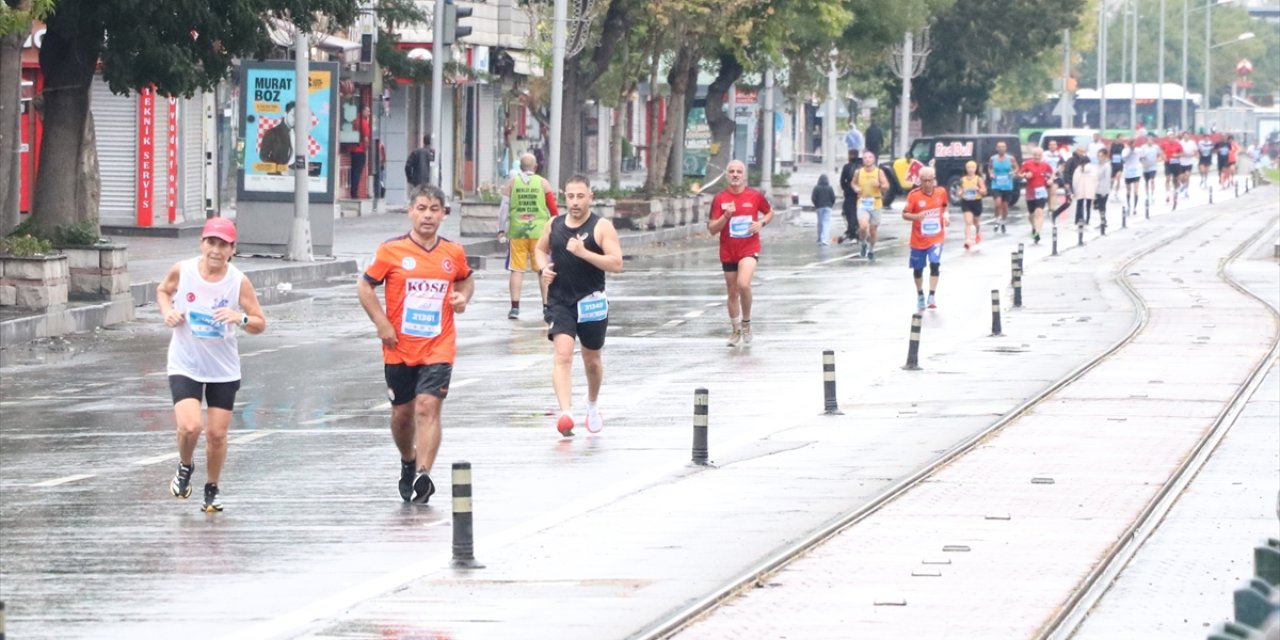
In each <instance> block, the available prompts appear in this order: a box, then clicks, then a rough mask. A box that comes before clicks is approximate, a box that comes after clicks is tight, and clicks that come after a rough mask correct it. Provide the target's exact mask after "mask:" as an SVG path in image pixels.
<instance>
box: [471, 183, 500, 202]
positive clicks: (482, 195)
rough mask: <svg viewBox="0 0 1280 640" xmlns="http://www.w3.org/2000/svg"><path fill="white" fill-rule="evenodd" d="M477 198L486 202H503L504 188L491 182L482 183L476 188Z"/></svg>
mask: <svg viewBox="0 0 1280 640" xmlns="http://www.w3.org/2000/svg"><path fill="white" fill-rule="evenodd" d="M475 199H476V200H478V201H480V202H483V203H485V204H498V203H500V202H502V189H500V188H498V186H497V185H494V184H491V183H487V182H486V183H482V184H481V185H480V187H479V188H478V189H476V196H475Z"/></svg>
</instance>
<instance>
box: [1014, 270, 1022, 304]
mask: <svg viewBox="0 0 1280 640" xmlns="http://www.w3.org/2000/svg"><path fill="white" fill-rule="evenodd" d="M1013 306H1014V307H1021V306H1022V267H1021V265H1019V267H1018V270H1017V271H1014V272H1013Z"/></svg>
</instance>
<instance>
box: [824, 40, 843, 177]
mask: <svg viewBox="0 0 1280 640" xmlns="http://www.w3.org/2000/svg"><path fill="white" fill-rule="evenodd" d="M827 55H828V58H829V60H828V61H829V62H830V64H831V66H830V67H829V68H828V69H827V121H826V122H825V123H824V124H823V125H822V129H823V131H822V139H823V140H825V141H826V144H824V145H822V148H823V149H824V150H825V151H826V156H827V157H826V158H823V163H824V164H827V166H828V168H830V166H831V165H830V163H835V166H837V167H839V166H840V160H839V159H838V158H837V156H838V153H839V149H840V127H839V125H837V124H836V119H837V118H838V117H839V115H838V112H837V109H836V93H837V89H836V50H835V49H832V50H831V52H830V53H828V54H827Z"/></svg>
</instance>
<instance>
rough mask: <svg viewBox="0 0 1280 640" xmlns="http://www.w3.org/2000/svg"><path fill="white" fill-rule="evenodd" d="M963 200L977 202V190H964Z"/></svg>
mask: <svg viewBox="0 0 1280 640" xmlns="http://www.w3.org/2000/svg"><path fill="white" fill-rule="evenodd" d="M964 199H965V200H977V199H978V190H977V189H965V190H964Z"/></svg>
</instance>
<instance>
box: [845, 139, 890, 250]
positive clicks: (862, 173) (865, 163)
mask: <svg viewBox="0 0 1280 640" xmlns="http://www.w3.org/2000/svg"><path fill="white" fill-rule="evenodd" d="M853 190H854V192H855V193H857V194H858V234H859V235H860V236H861V237H862V244H861V245H860V247H859V250H858V253H859V255H861V256H862V257H864V258H866V259H867V260H869V261H871V262H875V259H876V238H877V237H878V236H879V230H880V209H881V207H883V206H884V201H883V200H882V199H881V196H882V195H883V194H884V192H886V191H888V190H889V177H888V176H886V175H885V174H884V169H881V168H880V167H877V166H876V157H875V156H874V155H872V153H871V152H870V151H867V152H865V153H863V154H862V168H861V169H858V173H857V177H856V178H855V179H854V181H853Z"/></svg>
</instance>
